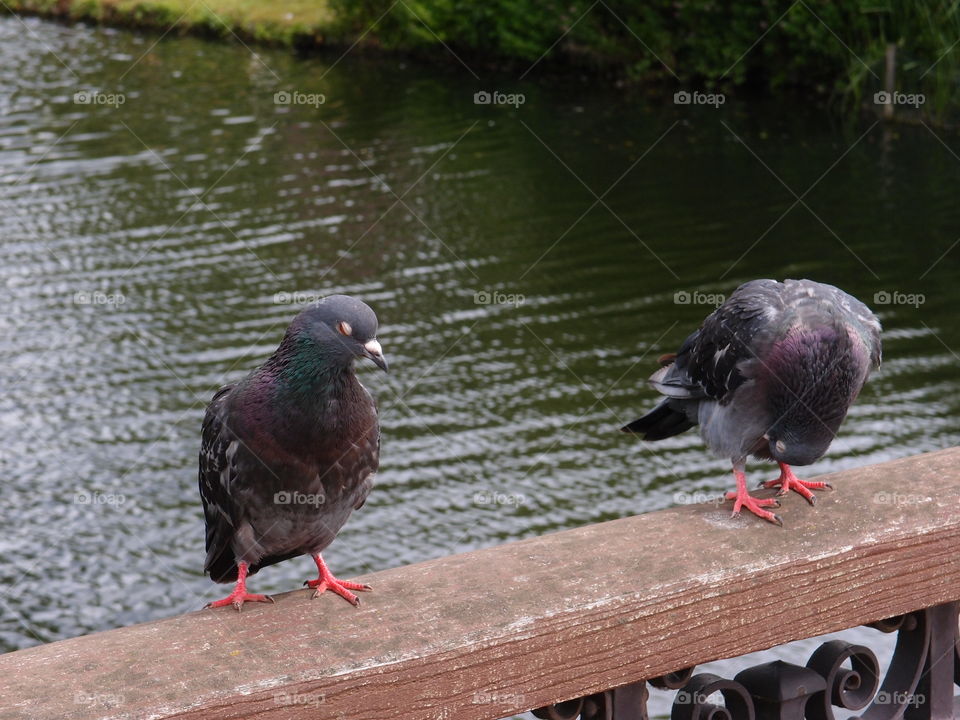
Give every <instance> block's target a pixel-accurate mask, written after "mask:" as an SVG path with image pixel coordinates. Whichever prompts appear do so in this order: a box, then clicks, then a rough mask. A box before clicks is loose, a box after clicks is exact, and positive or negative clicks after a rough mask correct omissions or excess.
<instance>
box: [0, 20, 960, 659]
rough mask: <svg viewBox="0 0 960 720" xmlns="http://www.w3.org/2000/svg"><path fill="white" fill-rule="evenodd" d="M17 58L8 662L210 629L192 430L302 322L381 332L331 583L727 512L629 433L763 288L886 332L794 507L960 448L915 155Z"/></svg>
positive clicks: (34, 54) (861, 145) (214, 73)
mask: <svg viewBox="0 0 960 720" xmlns="http://www.w3.org/2000/svg"><path fill="white" fill-rule="evenodd" d="M28 25H29V28H30V32H29V33H27V32H25V31H24V30H23V28H22V26H21V25H20V24H19V22H18V21H16V20H14V19H11V18H3V19H0V37H2V42H0V58H2V63H0V79H2V85H3V89H4V92H3V93H2V94H0V108H2V114H0V172H2V174H3V180H2V181H3V186H4V194H3V213H2V214H0V225H2V234H0V237H2V241H0V253H2V257H0V276H2V281H3V288H4V302H5V304H6V312H4V313H3V314H2V315H0V323H2V329H3V332H2V335H0V359H2V367H3V370H2V372H0V382H2V393H0V423H2V428H3V439H4V442H3V443H2V448H0V461H2V467H3V472H4V487H5V489H6V493H5V502H4V503H3V508H2V510H0V520H2V527H3V528H4V529H5V532H4V533H3V534H2V535H0V552H2V556H3V558H4V561H3V563H2V565H0V586H2V587H3V588H4V589H3V590H2V591H0V592H2V602H0V649H5V650H10V649H14V648H19V647H25V646H28V645H32V644H36V643H38V642H45V641H50V640H56V639H60V638H64V637H70V636H73V635H77V634H81V633H86V632H90V631H93V630H98V629H103V628H109V627H115V626H119V625H125V624H129V623H133V622H138V621H144V620H149V619H152V618H159V617H164V616H168V615H171V614H174V613H178V612H183V611H187V610H192V609H196V608H198V607H200V606H201V605H202V604H203V603H204V602H205V601H206V600H209V599H210V598H213V597H215V596H217V595H218V592H219V590H217V589H215V588H214V587H213V586H212V585H211V584H210V583H209V581H208V580H207V579H205V578H204V577H203V576H202V574H201V567H202V561H203V549H202V544H203V534H202V520H201V511H200V505H199V501H198V497H197V491H196V455H197V450H198V443H199V424H200V419H201V416H202V410H203V406H204V404H205V402H206V401H207V399H208V398H209V396H210V395H211V393H212V391H213V390H214V389H215V388H216V387H217V386H218V385H220V384H221V383H223V382H224V381H227V380H232V379H236V378H237V377H239V376H240V375H242V374H243V373H244V372H246V371H247V370H249V369H250V368H251V367H253V366H254V365H256V364H257V363H258V362H259V361H260V360H262V359H263V358H264V357H265V356H266V355H267V354H268V353H269V352H270V351H271V350H272V348H273V347H275V345H276V343H277V342H278V340H279V338H280V336H281V334H282V331H283V328H284V326H285V324H286V323H287V322H288V321H289V319H290V318H291V317H292V316H293V315H294V314H295V312H296V311H297V309H298V307H299V306H300V305H301V304H302V303H304V302H307V301H309V300H310V299H312V298H313V297H315V296H317V295H323V294H329V293H333V292H345V293H352V294H356V295H359V296H361V297H362V298H363V299H364V300H366V301H367V302H369V303H370V304H371V305H372V306H373V307H375V308H376V310H377V311H378V313H379V315H380V318H381V325H382V333H381V339H382V341H383V344H384V347H385V349H386V351H387V353H388V357H389V358H390V364H391V368H392V369H393V372H392V373H391V374H390V375H389V376H386V377H384V376H382V375H374V374H373V373H372V372H370V371H367V370H364V373H365V376H364V377H365V379H366V381H367V384H368V385H369V386H370V388H371V389H372V390H373V391H374V392H375V394H377V395H378V397H379V399H380V404H381V408H382V421H383V435H384V439H383V466H382V472H381V473H380V476H379V484H378V486H377V488H376V490H375V492H374V493H373V494H372V495H371V497H370V500H369V501H368V503H367V505H366V506H365V507H364V508H363V510H362V511H361V512H359V513H357V514H356V515H355V516H354V518H353V519H352V520H351V522H350V523H349V524H348V525H347V527H346V529H345V530H344V531H343V532H342V534H341V536H340V538H339V540H338V541H337V542H336V543H335V544H334V545H333V546H332V548H331V550H330V551H329V557H328V559H329V561H330V563H331V565H332V567H333V568H334V569H335V570H336V571H337V572H338V574H340V575H342V576H345V577H349V576H350V575H352V574H356V573H361V572H365V571H370V570H377V569H382V568H387V567H392V566H396V565H401V564H405V563H410V562H415V561H418V560H423V559H426V558H430V557H436V556H441V555H446V554H449V553H455V552H460V551H464V550H468V549H472V548H477V547H481V546H488V545H493V544H496V543H501V542H504V541H507V540H511V539H516V538H520V537H527V536H530V535H535V534H539V533H544V532H548V531H553V530H557V529H561V528H569V527H575V526H578V525H582V524H585V523H593V522H598V521H602V520H608V519H611V518H615V517H621V516H624V515H629V514H634V513H640V512H646V511H649V510H654V509H656V508H662V507H665V506H668V505H670V504H672V503H674V502H675V501H677V500H678V498H680V499H682V496H681V495H680V494H681V493H687V494H692V493H697V492H703V493H710V494H716V493H719V492H721V491H722V490H724V489H726V488H727V487H728V485H729V484H730V479H729V478H728V467H727V465H726V464H725V463H724V462H723V461H721V460H718V459H715V458H712V457H710V456H709V455H708V454H706V453H705V451H704V450H703V448H702V446H701V444H700V442H699V440H698V438H697V437H696V436H695V435H693V434H688V435H684V436H680V437H677V438H674V439H671V440H668V441H665V442H663V443H660V444H658V445H656V446H651V447H644V446H642V445H641V444H640V443H638V442H637V441H636V440H635V439H634V438H630V437H627V436H624V435H622V434H620V433H618V432H617V431H616V430H617V428H618V427H619V426H620V425H621V424H622V423H623V422H624V421H625V420H628V419H632V418H633V417H635V416H636V414H637V413H638V412H640V411H641V410H643V409H644V408H645V407H647V406H649V405H650V404H651V403H652V402H653V399H654V398H653V393H652V392H651V391H650V390H649V389H648V388H647V387H646V385H645V378H646V376H647V375H649V373H650V372H651V371H652V369H653V368H654V366H655V358H656V357H657V356H658V355H659V354H661V353H662V352H667V351H671V350H673V349H675V347H676V346H677V345H678V344H679V342H680V341H682V339H683V338H684V337H685V335H686V333H687V332H689V331H690V330H691V329H693V328H694V327H696V325H697V323H698V322H699V321H700V320H701V319H702V317H703V316H704V315H705V314H706V313H707V312H709V310H710V309H711V307H710V306H709V305H708V304H704V303H705V302H708V301H709V298H706V297H705V296H708V295H710V294H717V293H722V294H727V293H729V292H730V291H731V290H732V289H733V288H734V287H735V286H736V285H738V284H739V283H741V282H743V281H745V280H747V279H751V278H755V277H777V278H782V277H812V278H815V279H818V280H822V281H826V282H832V283H835V284H838V285H841V286H842V287H844V288H845V289H847V290H849V291H850V292H852V293H854V294H856V295H858V296H859V297H861V298H863V299H864V300H866V301H867V302H868V303H870V304H873V305H874V306H875V309H876V310H877V311H878V313H879V314H880V315H881V319H882V321H883V323H884V326H885V336H884V337H885V348H884V357H885V362H884V366H883V369H882V371H881V372H880V373H879V375H877V376H876V378H875V380H873V381H872V382H871V383H870V384H869V385H868V387H867V389H866V391H865V392H864V394H863V396H862V397H861V400H860V402H859V403H858V404H857V405H856V406H855V407H854V408H853V410H852V412H851V414H850V417H849V419H848V421H847V423H846V425H845V427H844V430H843V433H842V435H841V437H840V438H839V439H838V440H837V442H836V443H835V444H834V446H833V448H832V450H831V452H830V454H829V456H828V457H827V458H826V459H824V460H823V461H821V462H820V463H818V464H817V465H816V466H815V467H813V468H811V470H810V473H808V474H812V473H820V472H824V471H831V470H837V469H841V468H846V467H853V466H857V465H862V464H866V463H872V462H878V461H881V460H886V459H890V458H894V457H898V456H902V455H907V454H912V453H916V452H922V451H926V450H933V449H937V448H942V447H946V446H948V445H951V444H954V443H956V441H957V432H956V418H957V417H958V416H960V392H958V390H960V382H958V377H957V372H956V369H957V360H958V357H957V350H958V349H960V328H958V327H957V324H956V322H955V320H954V318H955V316H956V307H957V305H958V302H960V287H958V286H957V284H956V283H955V278H956V276H957V263H958V260H960V247H957V248H954V247H953V245H954V244H955V243H956V240H957V236H958V234H960V233H958V232H957V227H958V222H957V220H958V213H960V210H958V208H957V205H956V202H955V188H956V181H957V176H958V173H960V161H958V160H957V158H956V157H954V156H952V155H951V153H950V152H948V150H947V149H946V148H945V146H944V144H943V143H942V142H941V140H940V139H938V138H937V137H935V136H934V135H933V134H932V133H930V132H929V131H927V130H926V129H924V128H919V129H913V128H898V129H897V130H895V131H885V130H883V129H882V128H881V127H872V128H868V127H867V126H863V127H857V128H838V127H835V126H833V125H832V124H831V121H830V119H829V117H828V116H827V115H826V114H825V113H824V112H823V111H822V110H820V109H818V108H810V107H805V106H803V105H802V104H799V103H795V104H785V105H782V104H779V103H771V104H764V103H758V102H746V101H744V102H741V103H738V102H737V101H736V99H731V100H730V101H729V102H728V103H727V104H726V105H725V106H724V107H723V108H722V109H720V110H714V109H712V108H707V109H700V108H690V107H680V108H678V107H675V106H674V105H672V103H671V102H670V101H669V98H659V97H656V98H648V97H646V96H645V95H641V94H640V93H631V92H623V91H621V90H615V89H613V88H604V87H602V86H600V85H598V84H597V83H589V84H588V83H580V82H574V81H565V82H563V83H560V82H558V81H553V80H550V79H547V78H534V77H533V76H532V75H531V76H530V77H528V79H527V81H525V82H524V83H523V84H518V83H516V82H515V81H512V80H510V79H509V78H493V77H491V78H484V81H485V82H487V83H488V84H490V85H493V84H496V85H497V87H500V88H501V89H502V90H503V91H507V90H510V89H511V88H517V89H519V90H521V91H522V92H524V93H525V95H526V103H525V104H524V105H523V106H522V107H520V108H519V109H514V108H509V107H496V106H478V105H474V104H473V93H474V92H475V91H476V90H477V89H478V88H476V87H474V84H475V83H473V82H472V78H471V77H470V76H469V75H468V74H465V71H463V70H462V68H460V67H459V66H453V67H450V68H444V69H438V68H427V69H425V68H420V67H415V66H404V65H400V66H398V65H397V64H396V62H395V61H393V60H391V62H377V61H374V60H371V59H369V58H367V59H364V58H351V57H347V58H345V59H344V60H343V61H342V62H340V63H338V64H337V65H336V66H335V67H333V66H332V62H331V60H325V59H323V58H319V59H318V58H314V59H309V60H298V59H295V58H293V57H290V56H288V55H286V54H284V53H282V52H272V51H264V52H263V53H262V54H261V56H260V57H259V59H258V58H256V57H253V56H251V54H250V52H249V51H247V50H245V49H244V48H242V47H238V46H229V45H218V44H211V43H207V42H204V41H200V40H196V39H183V38H179V39H168V40H164V41H163V42H160V43H158V44H156V45H155V46H153V42H154V40H153V38H147V37H138V36H133V35H130V34H127V33H122V32H111V31H104V30H95V29H88V28H83V27H77V28H65V27H61V26H57V25H52V24H45V23H41V22H38V21H28ZM468 81H470V82H468ZM280 89H287V90H292V89H299V90H300V91H301V92H305V93H322V94H323V95H324V96H325V98H326V102H325V103H324V104H323V105H321V106H319V107H312V106H309V105H306V106H305V105H278V104H275V103H274V93H275V92H277V91H278V90H280ZM79 91H96V92H99V93H102V94H110V93H114V94H122V95H123V97H124V101H123V104H122V105H121V104H119V103H117V104H116V107H114V106H111V105H108V104H96V103H88V104H82V103H75V102H74V101H73V100H74V93H76V92H79ZM943 142H945V143H946V145H947V146H953V147H954V148H955V149H954V152H960V143H958V142H957V140H956V138H953V137H944V138H943ZM798 198H799V199H798ZM682 292H686V293H688V295H687V296H684V295H677V293H682ZM878 292H888V293H891V297H894V295H893V293H898V292H899V293H903V294H911V293H912V294H917V293H922V294H923V296H924V297H923V298H922V300H923V302H922V304H921V303H920V302H919V300H918V299H917V298H914V300H915V301H916V302H914V304H912V305H911V304H906V303H905V302H898V303H890V304H877V303H875V302H873V298H874V294H875V293H878ZM882 297H884V296H881V298H882ZM685 299H686V300H690V302H683V301H684V300H685ZM753 467H754V468H755V469H754V476H759V477H766V476H767V475H769V474H770V468H763V467H761V466H753ZM838 492H841V493H842V492H843V489H842V488H838ZM783 515H784V519H785V520H786V521H787V522H789V515H790V506H789V504H788V505H787V507H786V508H785V509H784V512H783ZM308 564H309V563H307V564H304V563H303V562H297V561H293V562H288V563H284V564H282V565H279V566H276V567H273V568H270V569H269V570H267V571H265V572H264V573H262V574H260V575H258V576H257V578H256V582H255V589H256V591H260V592H277V591H282V590H285V589H290V588H294V587H297V586H298V585H299V583H300V581H301V580H302V579H303V578H304V577H306V575H307V571H308V570H309V569H310V568H309V567H308ZM220 594H222V593H220Z"/></svg>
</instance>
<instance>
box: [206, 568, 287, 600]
mask: <svg viewBox="0 0 960 720" xmlns="http://www.w3.org/2000/svg"><path fill="white" fill-rule="evenodd" d="M245 602H268V603H272V602H273V598H272V597H270V596H269V595H255V594H253V593H248V592H247V564H246V563H239V564H238V565H237V584H236V585H235V586H234V588H233V592H232V593H230V594H229V595H227V596H226V597H225V598H223V599H222V600H214V601H213V602H211V603H207V604H206V606H205V607H208V608H218V607H224V606H226V605H233V606H234V607H235V608H236V609H237V612H240V610H241V609H243V604H244V603H245Z"/></svg>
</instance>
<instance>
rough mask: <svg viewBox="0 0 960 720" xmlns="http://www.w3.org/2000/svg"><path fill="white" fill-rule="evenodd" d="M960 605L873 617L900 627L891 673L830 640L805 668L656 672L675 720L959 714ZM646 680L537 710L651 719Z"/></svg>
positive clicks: (933, 718) (589, 717)
mask: <svg viewBox="0 0 960 720" xmlns="http://www.w3.org/2000/svg"><path fill="white" fill-rule="evenodd" d="M958 623H960V603H957V602H950V603H944V604H942V605H937V606H934V607H931V608H927V609H925V610H918V611H916V612H912V613H907V614H906V615H898V616H896V617H893V618H889V619H886V620H881V621H879V622H875V623H870V627H872V628H875V629H877V630H879V631H881V632H885V633H891V632H896V633H897V644H896V648H895V649H894V654H893V657H892V658H891V660H890V663H889V666H888V668H887V671H886V674H884V675H883V676H882V678H883V679H882V681H881V667H880V663H879V661H878V660H877V656H876V655H875V654H874V653H873V651H872V650H871V649H870V648H868V647H866V646H863V645H855V644H853V643H849V642H846V641H844V640H828V641H827V642H824V643H823V644H822V645H820V647H818V648H817V649H816V650H815V651H814V652H813V654H811V656H810V659H809V660H807V663H806V665H805V666H800V665H795V664H792V663H787V662H783V661H782V660H775V661H773V662H768V663H764V664H762V665H756V666H754V667H751V668H747V669H746V670H742V671H741V672H739V673H737V675H736V676H735V677H734V678H733V679H732V680H729V679H725V678H721V677H719V676H717V675H714V674H712V673H697V674H695V672H694V668H692V667H690V668H686V669H684V670H680V671H678V672H673V673H669V674H666V675H661V676H660V677H657V678H652V679H651V680H650V681H649V682H650V684H651V685H652V686H654V687H656V688H660V689H669V690H675V691H676V695H675V697H674V701H673V707H672V711H671V713H670V717H671V720H804V719H806V720H836V716H835V715H834V708H835V707H836V708H841V709H843V710H849V711H854V712H858V713H859V712H860V711H863V712H862V713H860V714H859V715H858V717H859V718H863V720H898V719H899V718H905V720H952V719H953V718H956V717H960V698H957V697H955V692H956V691H955V689H954V687H955V686H960V635H958ZM647 699H648V692H647V683H646V682H644V681H641V682H637V683H632V684H630V685H624V686H622V687H619V688H615V689H612V690H606V691H604V692H602V693H595V694H592V695H588V696H587V697H583V698H579V699H577V700H568V701H566V702H562V703H556V704H554V705H549V706H547V707H543V708H540V709H538V710H534V711H533V714H534V715H535V716H536V717H538V718H543V719H544V720H577V718H579V719H580V720H647V719H648V715H647Z"/></svg>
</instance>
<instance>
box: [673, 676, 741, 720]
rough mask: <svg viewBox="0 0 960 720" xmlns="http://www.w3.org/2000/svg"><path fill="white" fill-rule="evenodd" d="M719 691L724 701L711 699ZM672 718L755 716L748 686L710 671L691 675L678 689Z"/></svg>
mask: <svg viewBox="0 0 960 720" xmlns="http://www.w3.org/2000/svg"><path fill="white" fill-rule="evenodd" d="M717 692H719V693H720V694H721V695H722V696H723V705H717V704H715V703H712V702H710V696H711V695H713V694H714V693H717ZM670 718H671V720H754V712H753V702H752V700H751V699H750V693H749V692H747V689H746V688H745V687H744V686H743V685H741V684H740V683H738V682H736V681H735V680H724V679H723V678H722V677H719V676H717V675H713V674H711V673H701V674H699V675H694V676H693V677H692V678H690V681H689V682H688V683H687V684H686V685H685V686H684V687H683V689H682V690H680V691H679V692H677V697H676V698H675V699H674V701H673V709H672V710H671V712H670Z"/></svg>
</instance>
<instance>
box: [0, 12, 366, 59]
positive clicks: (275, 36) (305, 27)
mask: <svg viewBox="0 0 960 720" xmlns="http://www.w3.org/2000/svg"><path fill="white" fill-rule="evenodd" d="M5 5H6V9H7V11H8V14H10V15H20V16H30V17H39V18H43V19H46V20H53V21H58V22H64V23H68V24H70V23H78V22H87V23H92V24H95V25H102V26H108V27H117V28H123V29H128V30H143V31H150V32H161V33H163V34H168V33H171V34H172V33H175V34H177V35H197V36H201V37H210V38H220V39H224V40H231V39H233V40H234V41H236V40H240V41H243V42H253V43H257V44H261V45H266V46H274V47H286V48H291V49H294V48H309V49H320V48H327V47H333V48H335V47H338V46H344V45H348V44H349V40H348V36H347V35H346V34H345V33H344V32H342V31H341V30H338V29H337V28H336V23H335V20H334V18H335V14H334V13H333V12H332V11H331V9H330V6H329V5H328V4H327V3H326V2H323V1H321V2H311V1H310V0H288V1H286V2H276V3H262V4H261V3H257V2H250V1H249V0H7V2H6V3H5Z"/></svg>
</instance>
